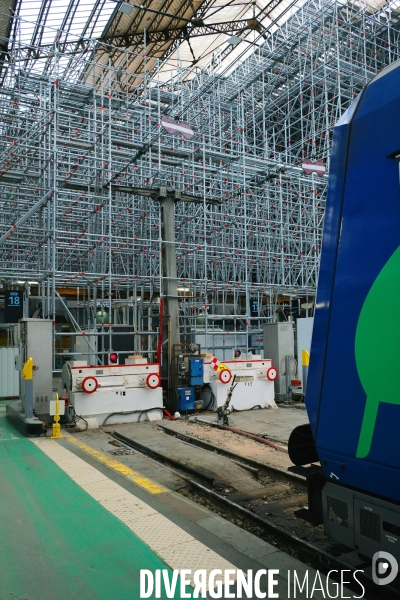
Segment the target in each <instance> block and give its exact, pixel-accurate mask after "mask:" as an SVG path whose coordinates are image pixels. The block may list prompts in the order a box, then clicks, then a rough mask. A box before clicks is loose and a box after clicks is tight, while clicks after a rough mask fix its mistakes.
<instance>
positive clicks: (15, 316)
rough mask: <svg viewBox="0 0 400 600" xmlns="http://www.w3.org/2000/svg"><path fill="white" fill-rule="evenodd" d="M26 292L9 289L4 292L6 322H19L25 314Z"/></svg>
mask: <svg viewBox="0 0 400 600" xmlns="http://www.w3.org/2000/svg"><path fill="white" fill-rule="evenodd" d="M23 301H24V293H23V292H20V291H14V290H7V291H5V292H4V322H5V323H18V320H19V319H22V317H23V316H24V306H23Z"/></svg>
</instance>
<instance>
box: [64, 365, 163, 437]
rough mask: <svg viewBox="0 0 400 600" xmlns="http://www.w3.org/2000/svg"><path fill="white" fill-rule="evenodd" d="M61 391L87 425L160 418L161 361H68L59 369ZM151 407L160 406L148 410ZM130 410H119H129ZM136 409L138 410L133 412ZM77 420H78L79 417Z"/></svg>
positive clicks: (92, 426) (161, 399)
mask: <svg viewBox="0 0 400 600" xmlns="http://www.w3.org/2000/svg"><path fill="white" fill-rule="evenodd" d="M62 388H63V394H67V395H68V399H69V402H70V403H71V405H72V406H73V408H74V410H75V412H76V414H77V415H79V416H81V417H83V418H84V419H85V420H86V421H87V422H88V425H89V428H96V427H100V426H101V425H103V423H104V421H105V419H106V418H107V417H108V416H109V415H110V414H111V413H121V414H115V415H113V416H112V417H109V418H108V419H107V423H106V424H107V425H112V424H116V423H132V422H136V421H138V420H139V417H141V420H144V417H143V414H146V419H148V420H150V421H156V420H159V419H162V418H163V395H162V388H161V387H160V365H159V364H156V363H145V362H141V363H140V364H125V365H104V366H95V367H93V366H88V365H87V363H86V361H75V362H67V363H65V365H64V366H63V370H62ZM150 408H159V410H152V411H150V412H148V413H146V411H147V410H148V409H150ZM131 411H132V414H122V413H129V412H131ZM133 411H137V412H133ZM142 413H143V414H142ZM78 423H79V421H78Z"/></svg>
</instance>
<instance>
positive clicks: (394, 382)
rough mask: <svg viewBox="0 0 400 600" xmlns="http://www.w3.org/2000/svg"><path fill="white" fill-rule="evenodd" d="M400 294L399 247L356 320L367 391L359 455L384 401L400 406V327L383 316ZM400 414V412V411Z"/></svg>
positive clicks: (360, 364)
mask: <svg viewBox="0 0 400 600" xmlns="http://www.w3.org/2000/svg"><path fill="white" fill-rule="evenodd" d="M399 294H400V247H399V248H398V249H397V250H396V252H394V253H393V255H392V256H391V257H390V259H389V260H388V262H387V263H386V264H385V266H384V267H383V269H382V270H381V272H380V273H379V275H378V277H377V278H376V280H375V281H374V283H373V285H372V287H371V289H370V291H369V293H368V296H367V298H366V299H365V302H364V304H363V307H362V310H361V313H360V317H359V320H358V323H357V331H356V341H355V352H356V363H357V370H358V375H359V377H360V380H361V383H362V386H363V388H364V390H365V393H366V394H367V401H366V404H365V410H364V416H363V421H362V425H361V431H360V438H359V441H358V447H357V452H356V457H357V458H364V457H366V456H368V454H369V452H370V449H371V444H372V439H373V436H374V429H375V424H376V420H377V418H378V409H379V404H380V403H381V402H387V403H390V404H399V405H400V396H399V395H398V394H397V393H394V392H396V391H397V387H398V380H399V374H400V373H399V367H398V365H399V364H400V361H399V359H400V328H399V326H398V325H396V321H395V320H394V319H389V318H385V317H382V305H383V304H384V303H385V301H386V299H387V298H388V296H389V295H390V296H392V297H393V298H397V297H398V295H399ZM399 417H400V411H399Z"/></svg>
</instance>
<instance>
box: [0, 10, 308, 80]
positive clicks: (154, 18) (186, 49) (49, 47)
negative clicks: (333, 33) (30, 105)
mask: <svg viewBox="0 0 400 600" xmlns="http://www.w3.org/2000/svg"><path fill="white" fill-rule="evenodd" d="M303 3H304V0H251V1H249V0H245V1H242V0H228V1H227V0H144V1H142V0H137V1H133V0H128V1H125V0H11V2H9V1H6V0H0V14H1V16H2V18H1V19H0V22H1V25H0V49H1V50H2V51H3V52H7V51H8V50H11V49H12V47H13V46H15V45H16V44H18V45H19V47H20V48H23V49H24V50H25V53H26V63H25V68H26V70H28V71H30V70H32V69H34V70H35V69H37V68H39V69H40V66H39V65H40V62H41V60H42V59H44V58H48V56H49V53H50V52H52V51H54V49H57V50H58V51H59V52H60V53H62V54H63V55H64V56H68V55H71V56H73V55H75V54H77V53H79V54H80V55H81V56H82V54H84V55H86V56H87V59H88V60H92V61H94V62H96V63H99V64H101V63H104V64H108V63H109V61H111V62H113V60H114V58H115V55H116V52H115V50H114V49H116V48H126V49H127V50H129V51H130V53H136V54H137V56H136V57H135V58H133V56H132V54H130V56H129V61H130V62H129V65H126V64H124V69H126V68H128V70H130V71H131V72H132V73H136V74H137V73H140V72H141V71H144V70H147V71H149V70H150V69H151V68H152V66H154V64H155V62H156V61H158V64H159V61H160V60H161V61H167V59H169V61H168V62H166V65H165V68H164V72H165V78H166V79H167V78H168V72H169V66H168V64H173V62H174V60H176V59H179V61H180V63H181V64H183V65H184V66H185V67H187V71H186V77H187V78H188V77H189V78H190V75H191V73H195V72H196V71H198V70H199V69H201V68H203V67H204V66H205V65H207V64H208V63H209V62H211V61H213V59H214V58H215V53H216V52H218V61H219V64H220V66H221V67H226V66H227V65H229V64H232V63H235V61H236V60H237V59H238V57H240V58H241V59H242V58H244V57H245V56H247V55H248V54H250V53H251V52H252V51H254V48H255V47H257V46H259V45H260V44H261V43H262V42H263V41H264V40H265V38H266V36H267V34H268V32H272V31H274V30H275V29H276V28H277V27H279V25H280V24H282V23H283V22H284V21H285V20H286V19H287V18H289V16H290V15H291V14H293V12H294V11H295V10H297V9H298V8H299V7H300V6H301V5H302V4H303ZM13 17H17V19H15V18H14V19H13ZM246 50H247V52H246ZM116 60H121V59H120V54H118V59H116ZM44 64H45V63H44ZM68 66H69V67H71V63H69V62H68V61H66V62H65V67H66V72H65V73H60V76H62V77H63V78H64V79H68V78H71V79H73V78H76V76H77V73H76V72H75V73H74V72H70V73H68V72H67V71H68ZM113 66H116V65H115V64H114V65H113ZM80 74H81V73H80Z"/></svg>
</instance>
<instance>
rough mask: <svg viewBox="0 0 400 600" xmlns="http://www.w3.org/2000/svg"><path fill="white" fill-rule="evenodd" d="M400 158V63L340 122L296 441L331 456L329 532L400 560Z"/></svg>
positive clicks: (308, 456)
mask: <svg viewBox="0 0 400 600" xmlns="http://www.w3.org/2000/svg"><path fill="white" fill-rule="evenodd" d="M399 167H400V61H397V62H395V63H393V64H392V65H390V66H389V67H388V68H386V69H384V70H383V71H382V72H381V73H380V74H379V75H377V76H376V77H375V78H374V79H373V80H372V81H371V82H370V83H369V84H368V85H366V86H365V88H364V90H363V91H362V93H361V94H360V95H359V96H358V98H357V99H356V100H355V101H354V102H353V103H352V105H351V106H350V107H349V109H348V110H347V111H346V112H345V113H344V115H343V116H342V117H341V119H340V120H339V121H338V122H337V124H336V126H335V128H334V134H333V148H332V156H331V167H330V177H329V186H328V195H327V203H326V214H325V223H324V234H323V243H322V255H321V264H320V275H319V283H318V291H317V301H316V311H315V320H314V330H313V339H312V346H311V357H310V368H309V377H308V386H307V393H306V398H305V403H306V408H307V412H308V417H309V425H308V424H307V425H303V426H300V427H298V428H296V429H295V430H294V431H293V432H292V434H291V436H290V439H289V456H290V458H291V460H292V462H294V463H295V464H297V465H306V464H310V463H312V462H316V461H320V464H321V469H320V471H319V474H318V472H317V475H316V476H315V473H314V478H313V479H311V483H310V482H309V506H310V505H313V506H314V507H315V506H316V505H318V501H316V499H315V495H316V494H317V495H319V505H320V512H321V521H323V523H324V527H325V532H326V533H327V535H329V536H330V537H331V538H334V539H335V540H337V541H339V542H341V543H343V544H344V545H345V546H347V547H349V548H351V549H353V550H356V551H357V552H358V553H359V554H360V555H361V556H365V557H369V558H371V557H373V556H374V554H375V553H377V552H381V553H382V552H383V553H390V555H392V557H395V560H396V559H397V561H400V318H399V314H398V312H397V303H398V301H399V298H400V180H399ZM310 496H311V497H310ZM317 500H318V499H317ZM394 575H395V569H394ZM388 577H392V579H393V574H392V575H389V576H388ZM392 579H391V580H392ZM387 582H388V583H389V581H387Z"/></svg>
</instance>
